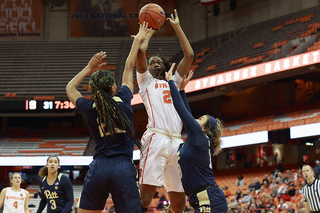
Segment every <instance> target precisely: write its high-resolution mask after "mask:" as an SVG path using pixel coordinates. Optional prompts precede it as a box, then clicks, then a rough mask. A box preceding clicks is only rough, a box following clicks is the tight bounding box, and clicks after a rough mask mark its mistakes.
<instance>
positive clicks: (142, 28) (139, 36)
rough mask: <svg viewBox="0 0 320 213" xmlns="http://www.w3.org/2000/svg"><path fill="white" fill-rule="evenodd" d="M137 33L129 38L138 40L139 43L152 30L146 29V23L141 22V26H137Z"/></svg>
mask: <svg viewBox="0 0 320 213" xmlns="http://www.w3.org/2000/svg"><path fill="white" fill-rule="evenodd" d="M139 25H140V27H139V32H138V33H137V35H131V38H134V39H138V40H140V41H143V39H144V38H145V37H146V35H147V34H148V33H149V32H150V31H152V28H148V22H145V21H144V22H143V24H139Z"/></svg>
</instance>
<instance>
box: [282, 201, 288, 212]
mask: <svg viewBox="0 0 320 213" xmlns="http://www.w3.org/2000/svg"><path fill="white" fill-rule="evenodd" d="M287 209H288V204H286V203H283V204H282V205H281V210H282V212H283V213H287Z"/></svg>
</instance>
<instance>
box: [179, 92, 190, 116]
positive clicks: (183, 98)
mask: <svg viewBox="0 0 320 213" xmlns="http://www.w3.org/2000/svg"><path fill="white" fill-rule="evenodd" d="M179 93H180V96H181V98H182V100H183V102H184V105H185V106H186V108H187V110H188V111H189V112H190V113H192V112H191V109H190V106H189V103H188V100H187V96H186V93H185V91H184V90H180V91H179Z"/></svg>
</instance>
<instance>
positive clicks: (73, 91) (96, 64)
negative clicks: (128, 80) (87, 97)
mask: <svg viewBox="0 0 320 213" xmlns="http://www.w3.org/2000/svg"><path fill="white" fill-rule="evenodd" d="M105 57H106V53H105V52H102V51H101V52H100V53H96V54H95V55H94V56H93V57H92V58H91V60H90V61H89V63H88V65H87V66H86V67H85V68H83V70H82V71H81V72H79V73H78V74H77V75H76V76H75V77H74V78H73V79H71V81H69V83H68V84H67V87H66V92H67V95H68V97H69V100H70V101H71V102H72V103H73V104H74V105H75V106H76V101H77V99H78V98H80V97H82V95H81V93H80V92H79V91H78V90H77V87H78V86H79V84H80V83H81V82H82V80H83V79H84V78H85V77H86V76H87V75H88V74H89V73H90V72H91V71H96V70H98V69H99V68H102V67H103V66H104V65H105V64H106V63H102V64H100V63H101V62H102V60H103V59H104V58H105Z"/></svg>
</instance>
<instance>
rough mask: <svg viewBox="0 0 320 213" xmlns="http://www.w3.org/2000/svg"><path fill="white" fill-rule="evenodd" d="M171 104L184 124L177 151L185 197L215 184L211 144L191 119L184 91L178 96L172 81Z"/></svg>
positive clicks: (196, 123)
mask: <svg viewBox="0 0 320 213" xmlns="http://www.w3.org/2000/svg"><path fill="white" fill-rule="evenodd" d="M169 85H170V91H171V96H172V100H173V104H174V106H175V108H176V110H177V112H178V114H179V116H180V118H181V120H182V122H183V124H184V127H185V130H186V132H187V139H186V141H185V143H184V144H183V145H182V146H181V147H180V149H179V151H178V163H179V165H180V168H181V174H180V175H181V182H182V185H183V188H184V190H185V193H186V195H190V193H192V192H194V191H196V190H199V189H201V188H203V187H206V186H209V185H212V184H215V181H214V175H213V168H212V159H211V158H212V154H213V153H214V149H213V143H212V141H211V139H209V138H208V137H207V136H206V134H205V133H204V132H203V131H202V129H201V126H200V125H199V123H198V122H197V121H196V120H195V119H194V118H193V116H192V114H191V112H190V108H189V105H188V102H187V99H186V96H185V93H184V91H181V92H180V93H181V95H180V94H179V92H178V90H177V88H176V86H175V84H174V82H173V81H169Z"/></svg>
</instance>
